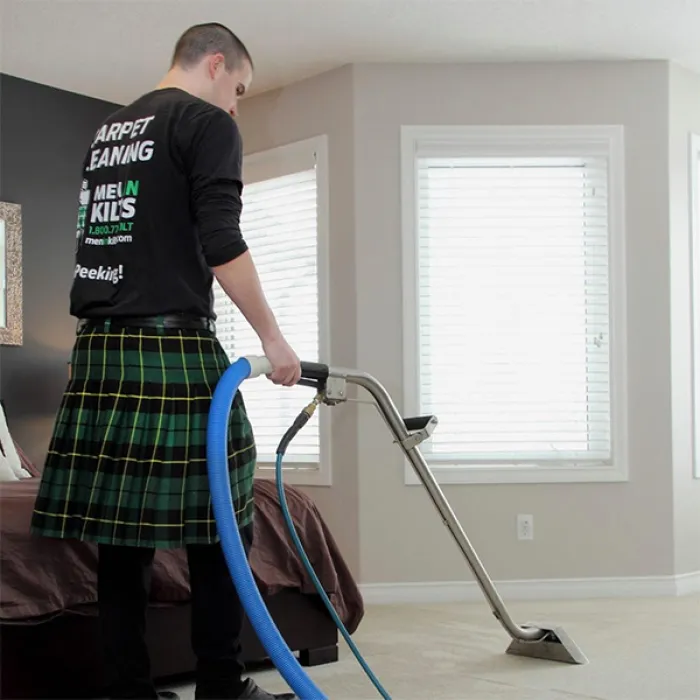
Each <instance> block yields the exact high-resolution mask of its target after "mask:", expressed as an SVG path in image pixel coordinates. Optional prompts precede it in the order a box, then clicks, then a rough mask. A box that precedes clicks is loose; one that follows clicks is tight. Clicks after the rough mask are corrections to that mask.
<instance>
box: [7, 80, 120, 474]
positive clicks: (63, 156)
mask: <svg viewBox="0 0 700 700" xmlns="http://www.w3.org/2000/svg"><path fill="white" fill-rule="evenodd" d="M117 107H118V105H115V104H111V103H108V102H103V101H100V100H96V99H92V98H89V97H85V96H84V95H77V94H74V93H70V92H65V91H63V90H58V89H55V88H51V87H47V86H45V85H40V84H38V83H33V82H30V81H27V80H22V79H20V78H16V77H12V76H8V75H5V74H0V201H5V202H16V203H19V204H21V205H22V218H23V229H24V230H23V240H22V242H23V277H24V280H23V281H24V284H23V297H24V310H23V318H24V344H23V345H22V346H21V347H9V346H0V396H1V397H2V400H3V404H4V406H5V411H6V414H7V420H8V424H9V427H10V430H11V431H12V435H13V437H14V438H15V440H17V442H18V443H19V444H20V446H21V447H22V449H23V450H25V452H27V454H28V455H29V456H30V458H32V459H33V460H34V461H35V462H39V463H41V464H43V460H44V457H45V454H46V450H47V448H48V442H49V438H50V436H51V429H52V427H53V421H54V418H55V416H56V411H57V409H58V407H59V404H60V401H61V395H62V392H63V389H64V388H65V384H66V379H67V362H68V359H69V356H70V349H71V346H72V343H73V339H74V334H75V319H73V318H71V316H70V315H69V314H68V302H69V299H68V295H69V291H70V286H71V281H72V267H73V253H74V246H75V223H76V217H77V202H78V192H79V189H80V182H81V167H82V161H83V158H84V156H85V153H86V149H87V147H88V146H89V144H90V141H91V139H92V136H93V135H94V133H95V130H96V129H97V127H98V126H99V124H100V122H101V121H102V120H103V119H104V118H105V117H106V116H107V115H108V114H110V113H111V112H112V111H114V110H115V109H116V108H117ZM41 464H39V465H38V466H41Z"/></svg>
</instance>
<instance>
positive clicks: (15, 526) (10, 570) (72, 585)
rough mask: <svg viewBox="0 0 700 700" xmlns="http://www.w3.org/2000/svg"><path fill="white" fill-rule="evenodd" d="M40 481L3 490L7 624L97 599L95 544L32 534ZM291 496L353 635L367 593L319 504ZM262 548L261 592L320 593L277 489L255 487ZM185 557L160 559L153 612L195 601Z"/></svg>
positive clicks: (1, 616) (0, 600) (312, 556)
mask: <svg viewBox="0 0 700 700" xmlns="http://www.w3.org/2000/svg"><path fill="white" fill-rule="evenodd" d="M38 485H39V479H37V478H32V479H24V480H22V481H15V482H9V483H0V579H1V587H0V622H3V623H8V622H13V623H19V622H30V621H37V618H41V617H44V616H47V615H48V616H51V615H54V614H57V613H60V612H62V611H64V610H66V609H71V610H76V609H80V608H81V607H82V606H85V605H91V604H94V603H95V602H96V600H97V585H96V584H97V581H96V568H97V550H96V548H95V546H94V545H91V544H88V543H83V542H78V541H70V540H48V539H44V538H39V537H34V536H32V535H30V534H29V522H30V518H31V512H32V508H33V506H34V499H35V497H36V492H37V488H38ZM285 494H286V498H287V504H288V506H289V511H290V513H291V515H292V520H293V522H294V526H295V528H296V530H297V533H298V535H299V538H300V539H301V542H302V545H303V546H304V549H305V550H306V553H307V555H308V557H309V560H310V561H311V564H312V566H313V567H314V569H315V571H316V574H317V575H318V578H319V580H320V581H321V583H322V585H323V587H324V589H325V591H326V593H327V595H328V597H329V598H330V600H331V602H332V603H333V606H334V608H335V609H336V611H337V613H338V615H339V616H340V618H341V620H342V621H343V624H344V625H345V626H346V627H347V629H348V631H349V632H350V633H352V632H354V631H355V630H356V629H357V626H358V625H359V624H360V621H361V620H362V616H363V614H364V606H363V602H362V596H361V594H360V591H359V589H358V587H357V585H356V583H355V581H354V579H353V577H352V575H351V573H350V570H349V569H348V567H347V565H346V563H345V561H344V559H343V557H342V554H341V553H340V551H339V549H338V547H337V545H336V543H335V541H334V539H333V536H332V534H331V533H330V531H329V529H328V527H327V526H326V524H325V522H324V521H323V519H322V517H321V515H320V513H319V512H318V510H317V508H316V505H315V504H314V502H313V501H312V500H311V499H310V498H309V497H308V496H307V495H305V494H304V493H303V492H301V491H300V490H298V489H296V488H294V487H293V486H285ZM255 507H256V514H255V543H254V545H253V549H252V550H251V553H250V565H251V569H252V570H253V574H254V577H255V580H256V581H257V583H258V587H259V589H260V592H261V593H262V594H263V595H273V594H274V593H276V592H278V591H280V590H282V589H283V588H296V589H300V590H301V592H302V593H308V594H314V593H315V592H316V589H315V588H314V585H313V583H312V581H311V579H310V578H309V576H308V574H307V573H306V570H305V569H304V565H303V563H302V561H301V559H300V558H299V556H298V554H297V552H296V549H295V548H294V544H293V542H292V540H291V538H290V536H289V534H288V532H287V530H286V526H285V523H284V519H283V516H282V513H281V511H280V506H279V500H278V498H277V492H276V488H275V484H274V483H273V482H271V481H268V480H265V479H258V480H256V483H255ZM189 595H190V591H189V577H188V572H187V559H186V555H185V552H184V551H183V550H160V551H157V552H156V556H155V560H154V568H153V578H152V587H151V603H152V604H153V605H172V604H177V603H182V602H186V601H188V600H189Z"/></svg>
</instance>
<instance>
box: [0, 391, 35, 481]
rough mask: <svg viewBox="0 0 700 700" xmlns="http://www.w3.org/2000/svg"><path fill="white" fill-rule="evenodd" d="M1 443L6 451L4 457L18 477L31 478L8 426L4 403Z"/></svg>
mask: <svg viewBox="0 0 700 700" xmlns="http://www.w3.org/2000/svg"><path fill="white" fill-rule="evenodd" d="M0 445H2V452H4V453H5V454H4V455H2V457H3V458H4V459H5V461H6V462H7V463H8V465H9V467H10V469H11V470H12V472H13V474H14V475H15V476H16V477H17V478H18V479H28V478H30V477H31V474H30V473H29V472H28V471H27V470H26V469H24V467H22V460H21V459H20V458H19V455H18V454H17V450H16V449H15V443H14V442H13V440H12V436H11V435H10V429H9V428H8V427H7V419H6V418H5V411H3V410H2V405H0ZM0 454H2V453H0Z"/></svg>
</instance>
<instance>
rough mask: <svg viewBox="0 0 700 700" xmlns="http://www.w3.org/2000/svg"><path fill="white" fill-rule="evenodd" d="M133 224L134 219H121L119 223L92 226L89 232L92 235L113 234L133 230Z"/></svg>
mask: <svg viewBox="0 0 700 700" xmlns="http://www.w3.org/2000/svg"><path fill="white" fill-rule="evenodd" d="M133 225H134V222H133V221H120V222H119V223H116V224H107V225H106V226H90V230H89V234H90V235H91V236H111V235H113V234H115V233H125V232H127V231H131V227H132V226H133Z"/></svg>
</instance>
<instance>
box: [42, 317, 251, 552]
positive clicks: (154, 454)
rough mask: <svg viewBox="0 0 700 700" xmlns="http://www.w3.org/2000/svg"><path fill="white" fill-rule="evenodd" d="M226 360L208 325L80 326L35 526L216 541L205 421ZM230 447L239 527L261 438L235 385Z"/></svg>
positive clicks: (86, 535) (61, 533) (91, 535)
mask: <svg viewBox="0 0 700 700" xmlns="http://www.w3.org/2000/svg"><path fill="white" fill-rule="evenodd" d="M229 364H230V362H229V359H228V357H227V356H226V353H225V352H224V350H223V348H222V347H221V345H220V344H219V342H218V340H217V339H216V336H215V335H214V334H213V333H212V332H209V331H205V330H184V329H171V328H153V329H150V328H129V329H116V328H112V329H110V328H109V326H105V327H99V326H98V327H97V328H95V327H91V328H87V329H83V330H81V331H79V332H78V335H77V337H76V341H75V344H74V347H73V351H72V355H71V365H72V367H71V369H72V376H71V379H70V381H69V382H68V385H67V387H66V390H65V392H64V395H63V398H62V400H61V404H60V407H59V410H58V414H57V417H56V422H55V425H54V430H53V434H52V437H51V441H50V444H49V450H48V454H47V458H46V462H45V466H44V470H43V473H42V477H41V484H40V486H39V491H38V495H37V498H36V502H35V506H34V511H33V513H32V522H31V530H32V532H33V533H34V534H36V535H41V536H45V537H57V538H62V539H66V538H70V539H79V540H84V541H90V542H95V543H104V544H114V545H125V546H137V547H156V548H177V547H183V546H186V545H188V544H210V543H214V542H217V541H218V534H217V529H216V521H215V519H214V515H213V511H212V505H211V495H210V491H209V479H208V474H207V458H206V457H207V456H206V442H207V441H206V437H207V422H208V414H209V407H210V404H211V398H212V395H213V392H214V389H215V387H216V384H217V382H218V381H219V379H220V378H221V376H222V375H223V373H224V372H225V370H226V369H227V367H228V366H229ZM228 454H229V472H230V475H231V489H232V497H233V503H234V508H235V510H236V518H237V520H238V523H239V526H240V527H244V526H246V525H249V524H250V522H251V521H252V519H253V478H254V472H255V461H256V449H255V441H254V437H253V431H252V428H251V425H250V422H249V420H248V417H247V415H246V410H245V404H244V401H243V397H242V396H241V394H240V392H238V393H237V395H236V396H235V397H234V400H233V404H232V407H231V415H230V422H229V437H228Z"/></svg>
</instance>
